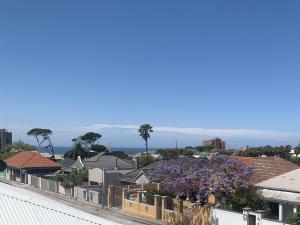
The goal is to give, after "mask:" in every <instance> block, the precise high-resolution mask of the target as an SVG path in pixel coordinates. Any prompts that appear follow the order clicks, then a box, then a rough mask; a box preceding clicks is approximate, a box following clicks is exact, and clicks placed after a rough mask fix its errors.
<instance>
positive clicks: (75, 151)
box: [64, 143, 87, 160]
mask: <svg viewBox="0 0 300 225" xmlns="http://www.w3.org/2000/svg"><path fill="white" fill-rule="evenodd" d="M78 156H80V157H81V158H82V159H84V158H85V157H87V152H86V151H85V149H84V148H83V147H82V145H81V144H80V143H75V144H74V146H73V148H72V149H71V150H69V151H67V152H66V153H65V154H64V158H65V159H66V158H69V159H73V160H76V159H77V157H78Z"/></svg>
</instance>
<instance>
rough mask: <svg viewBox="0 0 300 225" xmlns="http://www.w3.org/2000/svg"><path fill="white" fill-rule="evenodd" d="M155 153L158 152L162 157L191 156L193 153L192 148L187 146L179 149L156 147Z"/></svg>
mask: <svg viewBox="0 0 300 225" xmlns="http://www.w3.org/2000/svg"><path fill="white" fill-rule="evenodd" d="M156 154H160V155H161V156H162V157H163V158H164V159H177V158H178V157H179V156H181V155H182V156H187V157H189V156H192V155H194V152H193V150H191V149H187V148H179V149H158V150H156Z"/></svg>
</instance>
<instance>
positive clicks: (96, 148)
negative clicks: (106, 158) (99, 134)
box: [91, 144, 108, 154]
mask: <svg viewBox="0 0 300 225" xmlns="http://www.w3.org/2000/svg"><path fill="white" fill-rule="evenodd" d="M91 150H92V151H94V152H96V153H97V154H98V153H100V152H107V151H108V149H107V147H106V146H104V145H99V144H93V145H92V146H91Z"/></svg>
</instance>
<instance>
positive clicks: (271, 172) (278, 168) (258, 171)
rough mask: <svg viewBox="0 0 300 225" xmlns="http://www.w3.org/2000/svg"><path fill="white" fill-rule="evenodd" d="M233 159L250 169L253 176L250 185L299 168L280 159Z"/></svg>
mask: <svg viewBox="0 0 300 225" xmlns="http://www.w3.org/2000/svg"><path fill="white" fill-rule="evenodd" d="M235 159H238V160H241V161H242V162H243V163H245V164H246V165H248V166H251V167H252V171H253V174H252V175H251V178H250V183H251V184H252V185H254V184H257V183H260V182H262V181H265V180H268V179H270V178H273V177H276V176H278V175H281V174H284V173H286V172H289V171H292V170H295V169H298V168H299V166H298V165H297V164H294V163H292V162H290V161H288V160H286V159H283V158H280V157H239V156H235Z"/></svg>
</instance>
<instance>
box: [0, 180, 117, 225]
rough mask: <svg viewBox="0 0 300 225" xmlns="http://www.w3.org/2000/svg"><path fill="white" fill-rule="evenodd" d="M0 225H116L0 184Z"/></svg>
mask: <svg viewBox="0 0 300 225" xmlns="http://www.w3.org/2000/svg"><path fill="white" fill-rule="evenodd" d="M0 224H1V225H62V224H63V225H118V224H117V223H114V222H111V221H108V220H105V219H103V218H101V217H97V216H94V215H91V214H88V213H86V212H83V211H80V210H78V209H75V208H72V207H70V206H67V205H65V204H62V203H60V202H56V201H54V200H51V199H48V198H46V197H43V196H41V195H39V194H36V193H33V192H31V191H28V190H25V189H21V188H17V187H14V186H11V185H8V184H4V183H0Z"/></svg>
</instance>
